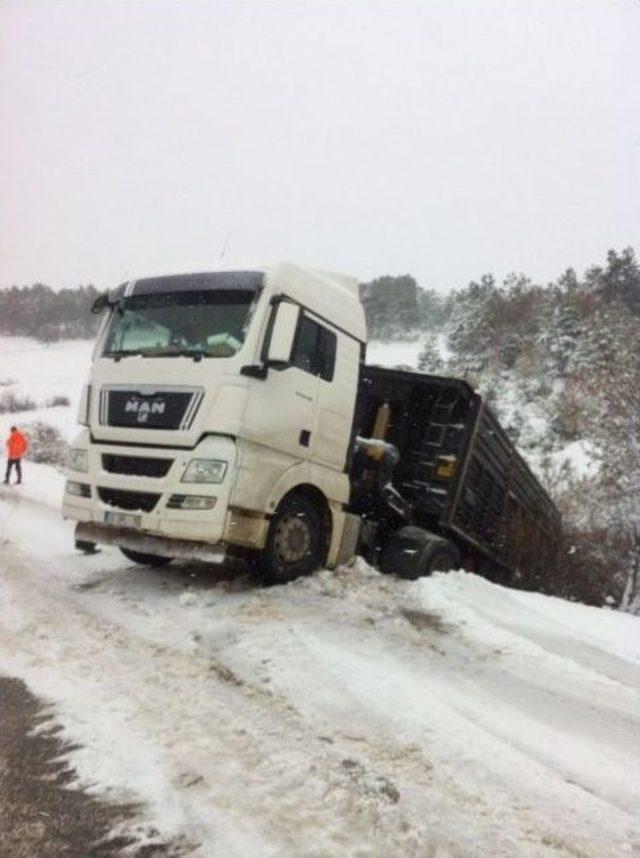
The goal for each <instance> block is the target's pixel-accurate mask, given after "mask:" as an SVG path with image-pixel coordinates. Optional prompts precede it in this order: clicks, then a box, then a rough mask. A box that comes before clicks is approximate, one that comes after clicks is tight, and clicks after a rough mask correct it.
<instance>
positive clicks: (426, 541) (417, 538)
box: [380, 525, 460, 581]
mask: <svg viewBox="0 0 640 858" xmlns="http://www.w3.org/2000/svg"><path fill="white" fill-rule="evenodd" d="M459 564H460V552H459V551H458V549H457V547H456V546H455V545H454V544H453V542H449V540H448V539H443V538H442V537H441V536H436V535H435V534H434V533H429V531H428V530H423V529H422V528H421V527H414V526H411V525H409V526H407V527H401V528H400V530H397V531H396V532H395V533H394V534H393V535H392V536H391V537H390V539H389V541H388V542H387V544H386V546H385V548H384V551H383V552H382V557H381V558H380V570H381V571H382V572H385V573H387V574H390V575H398V577H400V578H408V579H409V580H412V581H413V580H415V579H416V578H422V577H423V576H425V575H431V573H432V572H449V571H450V570H451V569H456V568H457V567H458V566H459Z"/></svg>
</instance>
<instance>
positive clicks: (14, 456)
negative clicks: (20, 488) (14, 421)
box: [4, 426, 29, 485]
mask: <svg viewBox="0 0 640 858" xmlns="http://www.w3.org/2000/svg"><path fill="white" fill-rule="evenodd" d="M6 445H7V473H6V474H5V478H4V481H5V483H6V484H7V485H8V484H9V477H10V476H11V469H12V468H13V467H15V469H16V474H17V475H18V485H19V484H20V483H21V482H22V464H21V462H20V460H21V459H22V457H23V456H24V454H25V453H26V452H27V449H28V447H29V442H28V441H27V438H26V436H25V435H23V434H22V432H20V430H19V429H18V427H17V426H12V427H11V432H10V433H9V437H8V438H7V441H6Z"/></svg>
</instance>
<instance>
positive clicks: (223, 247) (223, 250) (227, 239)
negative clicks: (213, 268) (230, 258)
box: [220, 232, 231, 262]
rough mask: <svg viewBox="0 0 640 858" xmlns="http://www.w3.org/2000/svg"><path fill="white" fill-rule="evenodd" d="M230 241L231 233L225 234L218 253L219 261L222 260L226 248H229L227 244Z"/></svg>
mask: <svg viewBox="0 0 640 858" xmlns="http://www.w3.org/2000/svg"><path fill="white" fill-rule="evenodd" d="M230 241H231V233H230V232H228V233H227V237H226V238H225V240H224V244H223V245H222V252H221V253H220V261H221V262H222V260H223V259H224V255H225V253H226V252H227V247H229V242H230Z"/></svg>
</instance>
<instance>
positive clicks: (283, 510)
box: [258, 493, 325, 585]
mask: <svg viewBox="0 0 640 858" xmlns="http://www.w3.org/2000/svg"><path fill="white" fill-rule="evenodd" d="M324 529H325V528H324V524H323V521H322V515H321V513H320V510H319V509H318V507H317V505H316V504H315V503H314V502H313V500H311V499H310V498H308V497H307V496H306V495H304V494H302V493H299V494H293V495H288V496H287V497H285V498H284V499H283V500H282V502H281V503H280V505H279V506H278V508H277V510H276V511H275V513H274V515H273V518H272V519H271V524H270V526H269V535H268V536H267V543H266V545H265V547H264V550H263V551H262V552H261V554H260V555H259V559H258V566H259V569H260V571H261V572H262V575H263V580H264V583H265V584H267V585H268V584H286V583H287V582H288V581H293V580H294V579H295V578H299V577H300V576H302V575H310V574H311V573H312V572H315V570H316V569H319V568H320V566H321V565H322V563H323V562H324V553H325V536H324Z"/></svg>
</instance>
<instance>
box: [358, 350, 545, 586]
mask: <svg viewBox="0 0 640 858" xmlns="http://www.w3.org/2000/svg"><path fill="white" fill-rule="evenodd" d="M385 412H386V413H385ZM381 420H382V425H381ZM356 422H357V425H358V432H359V434H361V435H364V436H367V435H376V434H379V433H380V432H381V431H382V432H384V440H385V441H386V442H388V443H390V444H392V445H393V446H394V447H395V448H397V450H398V451H399V459H398V462H397V465H396V467H395V470H394V477H393V480H394V484H395V485H396V486H397V488H398V491H399V492H400V494H401V495H402V497H403V498H404V499H405V500H406V501H407V502H408V503H409V504H410V507H411V519H412V521H411V523H412V524H414V525H419V526H420V527H421V528H424V529H426V530H427V531H431V532H435V533H436V534H440V535H442V536H444V537H447V538H448V539H449V540H452V541H453V542H454V543H455V545H456V547H457V548H458V550H459V551H460V554H461V557H463V558H464V561H465V563H466V565H467V566H468V567H469V568H478V569H484V568H486V567H487V565H488V563H490V564H491V566H492V567H493V569H494V570H496V569H497V570H498V571H499V572H501V573H502V577H503V578H506V579H508V578H510V577H512V576H513V574H514V573H516V572H517V571H518V570H523V569H526V570H528V571H531V572H539V573H542V572H544V571H546V570H547V569H549V568H550V567H551V565H552V564H553V562H554V560H555V556H556V552H557V547H558V542H559V538H560V515H559V513H558V511H557V509H556V507H555V506H554V504H553V502H552V501H551V499H550V497H549V496H548V495H547V493H546V492H545V491H544V489H543V488H542V486H541V485H540V483H539V482H538V480H537V479H536V477H535V476H534V474H533V473H532V471H531V470H530V468H529V467H528V466H527V465H526V463H525V461H524V459H523V458H522V456H521V455H520V454H519V453H518V451H517V450H516V448H515V446H514V444H513V443H512V442H511V441H510V439H509V437H508V435H507V433H506V432H505V431H504V429H503V428H502V427H501V426H500V424H499V422H498V420H497V419H496V417H495V416H494V414H493V413H492V412H491V410H490V409H489V408H488V407H487V405H486V403H485V402H483V400H482V397H481V396H480V395H478V394H477V393H475V391H474V390H473V389H472V388H471V386H470V385H469V384H467V382H465V381H462V380H459V379H454V378H445V377H439V376H432V375H423V374H421V373H415V372H407V371H404V370H392V369H383V368H380V367H372V366H366V367H364V368H363V371H362V376H361V381H360V394H359V402H358V416H357V417H356ZM362 503H363V501H362V499H361V500H359V501H358V500H357V501H356V508H357V509H358V511H360V512H363V511H365V510H364V509H363V508H362ZM365 505H366V502H365ZM391 525H392V523H391ZM388 526H389V525H388ZM408 550H409V549H407V545H405V544H404V543H403V544H402V548H401V554H406V553H407V551H408ZM392 554H393V559H392V561H391V562H392V563H393V562H396V563H398V562H401V560H402V557H399V556H398V554H397V552H392Z"/></svg>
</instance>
